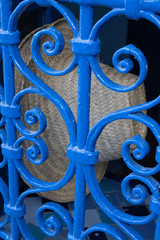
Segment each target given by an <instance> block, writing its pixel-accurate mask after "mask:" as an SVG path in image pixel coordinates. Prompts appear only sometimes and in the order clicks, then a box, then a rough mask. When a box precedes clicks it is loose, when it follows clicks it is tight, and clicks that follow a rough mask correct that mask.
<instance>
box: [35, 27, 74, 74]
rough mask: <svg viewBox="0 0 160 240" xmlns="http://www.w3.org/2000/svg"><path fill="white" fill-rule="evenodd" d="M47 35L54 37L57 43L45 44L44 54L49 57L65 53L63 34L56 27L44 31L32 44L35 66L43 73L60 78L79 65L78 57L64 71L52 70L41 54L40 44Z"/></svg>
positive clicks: (40, 32) (38, 33)
mask: <svg viewBox="0 0 160 240" xmlns="http://www.w3.org/2000/svg"><path fill="white" fill-rule="evenodd" d="M46 34H47V35H50V36H51V37H53V39H54V40H55V42H51V41H47V42H45V43H44V44H43V47H42V48H43V51H44V53H45V54H46V55H48V56H57V55H59V54H60V53H61V52H62V51H63V48H64V44H65V42H64V38H63V35H62V33H61V32H60V31H58V30H57V29H56V28H54V27H51V28H48V29H43V30H41V31H39V32H37V33H36V34H35V35H34V36H33V40H32V43H31V53H32V57H33V60H34V62H35V64H36V65H37V67H38V68H39V69H40V70H41V71H43V72H44V73H46V74H49V75H53V76H60V75H64V74H67V73H69V72H71V71H72V70H73V69H74V68H75V67H76V65H77V56H74V58H73V60H72V62H71V63H70V65H69V66H68V67H67V68H66V69H65V70H62V71H58V70H55V69H52V68H51V67H49V66H48V65H47V64H46V63H45V62H44V60H43V58H42V56H41V52H40V43H41V37H42V36H43V35H46Z"/></svg>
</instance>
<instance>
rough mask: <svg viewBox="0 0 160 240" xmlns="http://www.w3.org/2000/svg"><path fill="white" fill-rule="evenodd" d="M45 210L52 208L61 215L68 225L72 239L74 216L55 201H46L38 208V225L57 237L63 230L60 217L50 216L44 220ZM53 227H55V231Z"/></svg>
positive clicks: (48, 233) (51, 235) (49, 234)
mask: <svg viewBox="0 0 160 240" xmlns="http://www.w3.org/2000/svg"><path fill="white" fill-rule="evenodd" d="M45 210H52V211H54V212H56V213H57V214H58V215H59V216H60V217H61V219H62V220H63V221H64V222H65V223H66V225H67V227H68V230H69V233H68V239H70V237H72V236H73V218H72V216H71V215H70V213H69V212H68V211H67V210H66V209H65V208H63V207H62V206H61V205H59V204H57V203H53V202H49V203H46V204H44V205H43V206H42V207H40V208H39V209H38V211H37V215H36V218H37V222H38V225H39V227H40V228H41V230H42V231H43V232H44V233H45V234H46V235H47V236H50V237H55V236H56V235H57V234H58V233H59V232H60V231H61V230H62V227H63V225H62V222H61V221H60V219H59V218H58V217H55V216H50V217H49V218H48V219H47V220H44V217H43V211H45ZM52 228H54V231H53V230H52Z"/></svg>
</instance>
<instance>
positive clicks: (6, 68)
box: [1, 0, 19, 240]
mask: <svg viewBox="0 0 160 240" xmlns="http://www.w3.org/2000/svg"><path fill="white" fill-rule="evenodd" d="M11 3H12V2H11V1H9V0H7V1H6V0H1V11H2V12H1V13H2V15H1V16H2V30H3V31H7V29H8V21H9V16H10V14H11ZM2 56H3V79H4V95H5V103H6V104H7V105H11V102H12V99H13V97H14V95H15V87H14V68H13V62H12V60H11V57H10V53H9V49H8V46H7V45H5V46H2ZM6 132H7V144H8V146H13V144H14V143H15V141H16V129H15V127H14V124H13V121H12V119H9V118H6ZM7 160H8V185H9V204H10V206H15V203H16V201H17V197H18V194H19V181H18V173H17V170H16V167H15V164H14V162H13V159H7ZM11 236H12V239H13V240H18V239H19V229H18V226H17V223H16V219H15V218H13V217H11Z"/></svg>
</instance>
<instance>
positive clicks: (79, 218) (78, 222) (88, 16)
mask: <svg viewBox="0 0 160 240" xmlns="http://www.w3.org/2000/svg"><path fill="white" fill-rule="evenodd" d="M92 21H93V8H92V7H91V6H81V7H80V37H81V39H83V40H85V39H88V37H89V34H90V31H91V28H92V24H93V23H92ZM78 76H79V83H78V112H77V146H78V148H79V149H83V148H84V147H85V142H86V137H87V135H88V131H89V113H90V86H91V69H90V65H89V62H88V59H87V58H86V57H85V56H80V57H79V67H78ZM85 193H86V182H85V178H84V173H83V168H82V166H81V165H80V164H77V166H76V189H75V206H74V240H76V239H80V236H81V234H82V232H83V230H84V224H85Z"/></svg>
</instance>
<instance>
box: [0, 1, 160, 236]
mask: <svg viewBox="0 0 160 240" xmlns="http://www.w3.org/2000/svg"><path fill="white" fill-rule="evenodd" d="M59 2H60V1H59ZM59 2H56V1H53V0H24V1H21V3H20V4H19V5H18V6H17V7H16V9H15V10H14V11H13V13H11V16H10V18H9V24H8V28H7V31H8V34H10V35H12V36H13V39H12V41H13V42H12V43H10V44H8V49H9V53H10V55H11V57H12V61H13V62H14V64H15V65H16V67H17V68H18V69H19V71H20V72H21V73H22V74H23V76H25V77H26V78H27V79H28V80H29V81H30V82H31V83H32V84H33V85H34V87H31V88H27V89H24V90H22V91H20V92H19V93H17V94H16V95H15V96H14V97H13V99H12V101H11V106H7V107H8V108H9V109H11V110H12V109H14V110H15V111H16V113H17V116H16V117H13V116H8V115H7V114H6V115H5V108H6V105H5V94H4V91H3V88H2V87H0V100H1V111H2V110H3V111H2V113H3V112H4V114H2V118H1V121H0V127H1V128H0V137H1V140H2V153H3V155H4V159H3V161H2V162H1V163H0V167H3V166H4V165H5V164H7V157H8V156H9V157H10V158H11V157H12V156H11V153H14V157H12V158H14V164H15V167H16V170H17V171H18V172H19V173H20V175H21V176H22V177H23V178H24V179H25V180H26V181H28V183H29V184H30V185H32V186H33V187H32V188H30V189H28V190H27V191H25V192H23V193H22V194H21V195H20V196H19V197H18V198H17V201H16V203H15V206H14V208H13V206H11V205H10V202H9V201H10V199H9V198H10V197H9V188H8V186H7V185H6V184H5V183H4V181H3V180H2V178H0V193H1V194H2V196H3V198H4V209H5V213H6V219H5V221H4V222H3V223H0V228H2V229H1V231H0V237H1V238H2V239H12V236H10V234H9V233H7V232H6V231H5V230H3V227H4V226H5V225H6V224H7V223H8V222H9V221H10V219H11V221H12V222H13V220H15V222H16V224H15V222H14V224H15V226H18V228H19V230H20V233H21V235H22V236H23V237H24V238H25V239H29V240H35V239H34V237H33V236H32V234H31V233H30V231H29V229H28V227H27V224H26V222H25V219H24V215H25V206H24V205H23V202H24V199H25V198H26V197H27V196H28V195H29V194H32V193H39V192H45V191H53V190H59V189H60V188H62V187H63V186H64V185H66V184H67V183H68V182H69V181H70V180H71V179H72V178H73V176H74V175H75V173H76V175H77V174H78V177H80V176H85V177H84V179H85V182H86V183H87V186H88V188H89V190H90V192H91V194H92V196H93V198H94V200H95V201H96V202H97V204H98V205H99V206H100V208H101V209H102V210H103V212H104V213H105V214H106V215H108V216H109V217H110V218H111V219H112V220H113V221H114V222H115V223H116V224H117V226H119V228H120V229H121V230H118V229H117V228H116V227H113V226H109V225H107V224H97V225H94V226H92V227H90V228H89V229H87V230H86V231H83V227H84V226H82V225H83V221H82V222H81V223H79V224H80V226H79V227H80V229H82V231H80V233H79V235H78V237H77V235H76V234H78V233H77V232H78V231H77V227H76V223H75V222H76V219H77V218H78V217H82V218H84V209H83V202H82V200H84V196H83V195H80V196H79V195H77V196H76V197H75V198H78V197H79V201H80V203H81V204H82V209H81V210H82V213H80V212H78V211H77V210H76V209H77V208H78V207H77V206H78V205H77V202H75V214H78V213H79V214H81V215H80V216H75V220H73V219H72V217H71V215H70V214H69V212H68V211H67V210H66V209H64V208H63V207H62V206H60V205H59V204H56V203H53V202H51V203H47V204H45V205H43V206H42V207H41V208H39V209H38V211H37V222H38V225H39V227H40V228H41V230H42V231H43V232H44V233H45V234H46V235H48V236H52V237H54V236H56V235H57V234H58V233H59V232H60V231H61V229H62V223H61V220H60V219H59V218H57V217H54V216H51V217H50V218H49V219H47V220H44V218H43V211H45V210H47V209H49V210H52V211H55V212H56V213H57V214H58V215H59V217H60V218H61V219H62V220H63V221H65V223H66V224H67V226H68V230H69V233H68V240H71V239H80V240H84V239H85V238H86V237H87V236H88V235H89V234H90V233H92V232H94V231H102V232H105V233H106V234H108V235H111V236H112V237H113V238H114V239H117V240H125V239H127V237H126V236H129V237H130V238H131V239H137V240H143V237H142V236H141V235H140V234H139V233H138V232H137V231H135V230H134V229H133V228H132V227H131V226H130V225H131V224H133V225H142V224H146V223H148V222H150V221H152V220H153V219H154V218H156V217H158V222H159V211H158V209H159V208H158V207H159V187H160V183H159V182H158V181H156V180H155V179H154V178H153V177H152V175H154V174H155V173H157V172H159V171H160V160H159V158H160V147H159V146H158V147H157V149H156V156H155V158H156V161H157V165H156V166H155V167H153V168H144V167H143V166H142V165H141V164H139V163H137V160H138V161H139V162H140V160H142V159H143V158H145V156H146V155H147V154H148V153H149V145H148V143H147V142H146V140H144V139H142V137H141V136H139V135H137V136H135V137H133V138H132V139H128V140H127V141H126V142H125V143H124V145H123V146H122V156H123V159H124V162H125V163H126V165H127V166H128V167H129V168H130V169H131V170H132V171H133V173H132V174H130V175H129V176H127V177H126V178H125V179H124V180H123V182H122V193H123V195H124V197H125V198H126V199H127V201H129V202H131V203H134V204H141V203H143V202H144V201H145V199H146V197H147V196H148V190H147V189H148V188H149V189H150V191H151V193H152V197H151V205H150V208H151V213H150V214H149V215H148V216H144V217H138V216H132V215H129V214H126V213H124V212H121V211H120V210H118V209H116V208H115V207H114V206H113V205H112V204H111V203H110V202H109V201H108V199H107V198H106V197H105V196H104V194H103V193H102V191H101V189H100V186H99V184H98V181H97V178H96V174H95V169H94V164H95V161H96V157H97V155H96V154H95V152H96V150H95V146H96V142H97V140H98V138H99V136H100V134H101V133H102V131H103V129H104V128H105V127H106V126H107V125H108V124H109V123H111V122H113V121H116V120H119V119H131V120H134V121H138V122H140V123H142V124H145V125H146V126H147V127H148V128H150V130H151V131H152V133H153V134H154V136H155V138H156V139H157V141H158V144H159V145H160V126H159V124H158V123H156V122H155V121H154V120H153V119H151V118H150V117H149V116H146V115H145V114H143V113H142V111H144V110H147V109H150V108H152V107H154V106H156V105H157V104H159V103H160V97H157V98H156V99H155V100H153V101H150V102H147V103H144V104H140V105H138V106H133V107H129V108H126V109H121V110H119V111H116V112H112V113H110V114H109V115H107V116H106V117H104V118H103V119H101V120H100V121H99V122H97V123H96V125H94V126H93V127H92V129H91V130H90V131H89V133H87V137H86V142H85V146H84V151H79V152H78V151H77V149H78V147H77V145H78V143H77V142H78V136H77V132H78V131H79V129H78V127H79V126H78V124H77V123H76V120H75V117H74V115H73V113H72V111H71V109H70V108H69V106H68V104H67V103H66V102H65V101H64V100H63V99H62V98H61V97H60V96H59V95H58V94H57V93H56V92H55V91H54V90H52V89H51V88H50V87H49V86H47V84H46V83H44V81H43V80H42V79H40V78H39V77H38V76H36V75H35V74H34V73H33V72H32V71H31V70H30V69H29V68H28V67H27V65H26V64H25V62H24V61H23V59H22V57H21V55H20V52H19V49H18V46H17V43H14V41H15V42H16V40H17V39H18V32H17V24H18V21H19V18H20V16H21V15H22V13H23V12H24V11H25V9H26V8H27V7H28V6H30V5H31V4H34V3H36V4H38V5H39V6H43V7H48V6H52V7H54V8H56V9H57V10H58V11H59V12H60V13H61V14H62V15H63V16H64V18H65V19H66V20H67V22H68V24H69V26H70V27H71V29H72V31H73V34H74V38H73V39H72V40H71V50H72V52H73V53H74V57H73V60H72V61H71V63H70V65H69V66H68V67H67V68H66V69H64V70H61V71H59V70H56V69H52V68H51V67H50V66H48V65H47V64H46V63H45V62H44V61H43V58H42V56H41V53H40V41H41V37H42V36H43V35H44V34H45V35H46V34H47V35H50V36H51V37H52V38H53V41H48V42H45V43H44V44H43V46H42V47H43V51H44V53H45V54H46V55H48V56H57V55H58V54H60V53H61V52H62V51H63V48H64V45H65V42H64V38H63V36H62V34H61V33H60V32H59V31H58V30H57V29H55V28H54V27H51V28H48V29H43V30H40V31H39V32H37V33H36V34H35V35H34V37H33V40H32V43H31V54H32V58H33V60H34V62H35V64H36V65H37V67H38V68H39V69H40V70H41V71H43V72H44V73H45V74H49V75H53V76H61V75H65V74H67V73H69V72H71V71H72V70H74V68H75V67H76V66H77V65H79V68H80V67H82V64H81V61H82V59H83V58H84V59H85V60H86V62H87V64H88V65H89V66H90V67H91V69H92V70H93V73H94V74H95V76H96V77H97V81H98V80H99V81H100V82H101V83H102V84H103V85H104V86H105V87H107V88H109V89H111V90H113V91H118V92H128V91H132V90H134V89H136V88H137V87H138V86H139V85H140V84H142V83H143V82H144V80H145V78H146V75H147V71H148V67H147V61H146V59H145V56H144V55H143V53H142V52H141V51H140V50H139V49H137V48H136V47H135V46H133V45H128V46H125V47H123V48H122V49H119V50H118V51H116V53H115V54H114V56H113V65H114V67H115V69H116V70H117V71H119V72H120V73H124V74H125V73H128V72H129V71H131V70H132V68H133V67H134V64H133V62H132V60H131V59H130V58H128V57H127V58H126V59H124V60H121V56H122V55H127V56H128V55H132V56H133V57H134V58H135V59H136V60H137V61H138V63H139V66H140V73H139V77H138V79H137V81H136V82H135V83H134V84H133V85H131V86H123V85H119V84H117V83H116V82H114V81H112V80H110V79H109V78H108V77H107V76H106V75H105V74H104V73H103V71H102V69H101V67H100V63H99V61H98V57H97V54H98V53H99V51H100V41H99V39H98V38H99V34H100V31H101V29H102V27H103V26H104V24H107V23H108V22H109V21H111V20H112V19H113V18H114V17H116V16H119V15H123V14H125V15H126V16H127V17H129V18H134V19H136V20H139V19H141V18H144V19H147V20H148V21H150V22H152V23H154V24H155V25H157V27H158V28H160V17H159V16H158V15H156V13H154V10H153V11H150V12H148V11H146V10H145V9H140V8H139V6H140V5H138V3H139V1H138V0H133V1H131V0H130V3H131V2H132V4H133V3H134V5H133V9H131V8H130V7H129V5H128V2H129V1H128V0H126V1H123V0H117V2H116V3H114V1H113V3H111V1H103V0H99V4H100V5H103V4H102V2H104V5H107V4H109V5H107V6H110V4H111V5H112V4H113V7H112V8H113V10H111V11H110V12H109V13H107V14H106V15H105V16H104V17H102V18H101V19H100V20H99V21H98V22H97V23H96V24H95V25H94V26H92V27H91V29H89V30H88V32H89V34H88V33H87V31H86V32H85V33H84V32H83V33H82V28H83V26H82V25H83V24H84V22H83V20H84V19H82V15H83V14H82V13H83V12H84V9H85V10H86V11H88V13H89V14H90V15H88V16H92V17H93V15H92V11H93V9H92V6H91V5H97V4H98V3H97V0H94V1H92V3H91V2H90V0H89V1H88V5H87V1H81V0H75V1H70V2H75V3H78V4H79V5H80V23H79V22H78V21H77V19H76V18H75V17H74V15H73V14H72V13H71V12H70V10H68V9H67V8H66V7H64V6H63V5H62V4H60V3H59ZM62 2H63V1H62ZM64 2H65V0H64ZM118 2H119V7H117V6H118ZM8 3H9V0H7V4H8ZM3 4H4V2H3ZM116 4H117V5H116ZM157 4H158V3H157ZM144 5H145V4H144ZM137 6H138V7H137ZM142 6H143V4H142ZM157 6H158V5H157ZM153 9H155V8H154V7H153ZM82 22H83V24H82ZM87 27H88V26H86V28H87ZM2 34H4V32H3V33H2ZM14 34H15V36H16V37H15V40H14ZM87 35H88V36H87ZM86 36H87V37H86ZM87 64H86V65H87ZM89 80H90V79H89ZM30 93H32V94H38V95H41V96H43V97H45V98H46V99H48V100H49V101H51V102H52V103H53V104H54V105H55V106H56V107H57V109H58V110H59V112H60V114H61V115H62V118H63V119H64V122H65V124H66V126H67V128H68V133H69V138H70V145H69V147H68V149H69V150H70V151H73V154H75V152H76V151H77V152H76V154H82V152H83V154H84V156H85V157H86V155H87V157H88V156H89V157H90V158H89V159H91V162H88V163H85V164H84V162H83V161H84V160H83V159H80V160H79V162H78V163H77V162H76V160H73V159H71V160H72V161H70V163H69V166H68V169H67V171H66V173H65V175H64V177H63V178H62V179H61V180H59V181H57V182H51V183H49V182H45V181H42V180H39V179H37V178H35V177H34V176H33V175H32V174H31V173H30V172H29V171H28V169H27V168H26V166H25V165H24V163H23V161H22V157H23V153H22V143H23V142H24V141H30V142H32V143H33V145H32V146H30V147H29V148H28V149H27V151H26V155H27V158H28V160H29V161H30V162H32V163H33V164H37V165H39V164H42V163H43V162H44V161H46V160H47V158H48V154H49V152H48V148H47V145H46V143H45V142H44V140H43V139H42V138H41V137H40V135H41V133H43V132H44V131H45V129H46V125H47V121H46V117H45V115H44V113H43V112H42V111H41V110H40V109H39V108H37V107H36V108H34V109H30V110H28V111H27V112H26V113H25V116H24V117H25V122H26V123H27V124H28V125H30V126H32V125H34V124H35V123H37V122H38V123H39V128H38V130H36V131H33V130H30V129H29V128H28V127H26V125H25V124H24V123H23V121H22V120H21V105H20V104H21V100H22V98H23V97H24V96H25V95H26V94H30ZM11 115H12V112H11ZM7 118H12V121H13V124H14V127H15V128H16V129H17V130H18V132H19V133H20V134H21V135H22V136H21V137H19V138H18V139H16V141H15V142H14V144H13V146H11V147H8V146H7V137H6V134H7V133H6V131H5V130H4V124H5V123H7ZM131 144H134V145H136V148H135V149H134V151H133V156H132V155H131V153H130V145H131ZM7 151H8V152H9V153H8V152H7ZM74 151H75V152H74ZM95 155H96V157H95ZM92 157H93V158H94V159H92ZM12 160H13V159H12ZM80 161H81V166H80V164H79V163H80ZM79 166H80V167H79ZM79 169H80V170H81V174H80V170H79ZM132 180H139V181H140V182H141V184H138V185H137V186H135V187H134V188H133V189H131V188H130V185H129V182H130V181H132ZM81 181H82V182H83V178H81ZM85 182H84V185H85ZM146 186H147V187H146ZM83 188H84V186H83ZM76 193H77V192H76ZM81 199H82V200H81ZM76 201H78V200H76ZM79 219H80V218H79ZM74 221H75V222H74ZM157 229H158V225H157ZM12 231H13V230H12ZM13 232H14V231H13ZM158 233H159V230H156V234H155V240H159V239H160V237H159V236H158Z"/></svg>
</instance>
